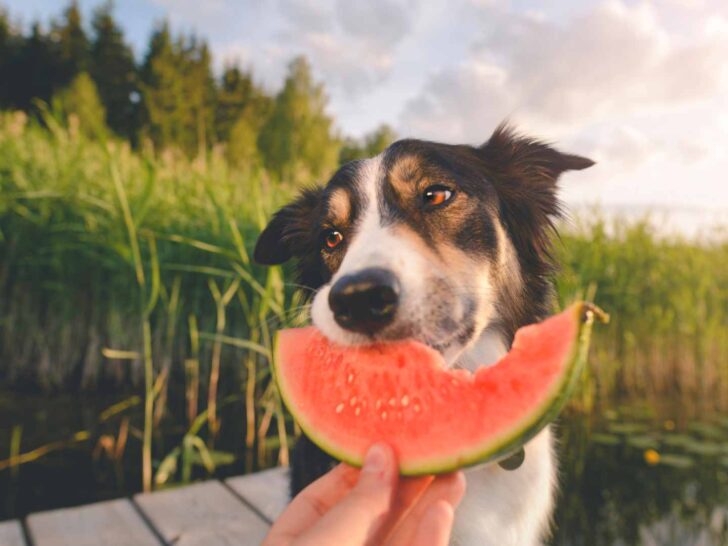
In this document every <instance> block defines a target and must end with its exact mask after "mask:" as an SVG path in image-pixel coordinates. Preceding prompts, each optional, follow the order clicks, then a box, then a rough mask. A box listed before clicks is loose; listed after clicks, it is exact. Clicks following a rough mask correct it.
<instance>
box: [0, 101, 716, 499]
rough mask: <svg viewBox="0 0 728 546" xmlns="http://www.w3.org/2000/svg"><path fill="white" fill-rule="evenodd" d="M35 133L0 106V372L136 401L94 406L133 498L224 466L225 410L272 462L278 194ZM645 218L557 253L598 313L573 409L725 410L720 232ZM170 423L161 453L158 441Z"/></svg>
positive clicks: (277, 437)
mask: <svg viewBox="0 0 728 546" xmlns="http://www.w3.org/2000/svg"><path fill="white" fill-rule="evenodd" d="M46 125H47V127H40V126H38V125H37V124H34V123H30V122H28V120H27V119H26V118H25V116H24V115H22V114H8V113H6V114H2V115H0V290H2V297H0V381H2V382H3V383H4V384H5V385H19V384H23V383H28V384H33V385H41V386H42V387H45V388H47V389H65V388H86V389H102V388H107V387H108V388H114V389H117V390H118V389H120V388H126V389H130V390H132V391H134V393H139V394H143V397H142V398H130V399H129V400H130V401H133V403H132V402H128V403H126V405H125V404H124V403H122V404H121V405H120V406H118V407H115V408H112V410H111V412H110V413H109V414H108V415H106V414H104V419H103V421H104V422H106V421H109V420H114V419H116V420H117V421H118V434H117V435H109V434H104V435H102V436H101V437H99V438H98V441H99V442H100V443H99V445H100V446H101V448H103V449H102V451H103V452H108V453H112V454H114V456H115V457H117V458H118V457H120V456H121V455H123V453H124V447H125V446H126V444H127V437H129V438H130V439H133V438H135V437H138V439H139V443H140V450H141V454H142V457H143V485H144V488H146V489H149V488H151V487H152V484H153V483H156V484H157V485H163V484H165V483H167V482H169V481H173V480H175V479H182V480H186V479H189V478H190V476H192V469H193V467H198V468H204V469H205V471H207V472H212V471H214V470H215V468H216V466H217V465H219V464H222V463H224V462H225V461H227V462H229V461H230V460H231V459H230V457H231V456H232V454H230V453H223V452H221V451H220V450H219V449H217V446H216V444H217V442H218V434H219V431H220V427H221V426H223V423H222V421H221V408H223V407H224V406H226V405H227V404H232V403H235V402H241V403H242V405H243V407H244V415H241V416H239V417H238V418H239V419H240V420H241V421H243V422H244V423H245V426H244V427H243V435H244V438H243V439H242V444H243V446H242V450H241V452H238V453H236V454H234V455H236V456H238V457H240V458H241V459H243V461H244V462H243V464H244V468H245V469H246V470H252V469H254V468H256V467H259V466H265V465H269V464H273V463H276V462H278V463H286V462H287V460H288V447H289V436H290V435H291V434H295V432H296V431H295V428H294V425H293V424H292V423H291V422H290V420H289V419H288V418H287V417H286V414H285V412H284V411H283V408H282V406H281V401H280V399H279V397H278V393H277V392H276V390H275V388H274V385H273V384H272V383H271V382H270V380H269V379H270V377H269V359H270V355H271V333H272V332H273V331H274V330H275V329H276V328H277V327H279V326H280V325H283V324H293V323H296V322H298V321H300V319H301V318H302V317H303V316H304V315H305V308H304V307H302V306H301V303H302V302H301V296H300V294H298V293H297V292H296V291H295V290H294V286H293V285H292V284H290V283H286V282H284V279H285V278H287V272H284V271H282V270H281V269H279V268H260V267H257V266H256V265H254V264H253V263H252V261H251V259H250V251H251V248H252V245H253V244H254V241H255V237H256V235H257V233H258V232H259V231H260V229H261V227H262V226H263V224H264V222H265V219H266V218H267V217H268V215H269V214H270V213H271V212H272V211H273V210H274V209H275V208H276V207H278V206H279V205H281V204H283V203H284V202H285V201H286V200H287V199H288V198H289V197H290V196H291V194H292V192H293V191H294V188H291V187H288V186H286V185H285V184H280V183H278V184H273V183H272V182H271V181H270V180H269V179H268V177H267V176H266V174H265V173H264V172H261V171H256V170H244V169H233V168H231V166H230V165H229V164H228V163H226V161H225V160H224V159H223V156H222V155H221V154H220V153H218V152H216V151H212V152H210V153H209V154H208V155H206V156H205V157H200V158H198V159H196V160H194V161H190V160H187V159H185V158H184V157H183V156H181V155H176V154H175V153H173V152H166V153H162V154H155V153H154V152H153V151H152V150H150V149H143V150H141V151H139V152H134V151H132V150H131V149H130V148H129V147H128V146H127V145H126V144H125V143H123V142H118V141H113V140H111V141H108V142H96V141H90V140H88V139H86V138H85V137H84V136H83V135H82V134H81V133H80V132H79V131H77V130H76V129H75V128H74V125H73V123H72V124H71V126H70V127H64V126H61V125H59V124H57V123H56V122H55V121H54V120H53V119H52V118H48V119H47V120H46ZM649 226H650V224H649V223H647V222H645V223H641V224H636V225H630V226H620V225H619V224H618V223H616V224H607V223H606V222H604V221H594V222H591V223H589V224H583V225H580V226H577V227H576V228H575V229H571V230H567V231H566V232H565V234H564V235H563V238H562V240H561V242H560V243H559V244H558V245H557V248H558V254H559V259H560V261H561V263H562V266H563V268H562V271H561V273H560V275H559V277H558V278H557V288H558V293H559V296H560V299H561V301H562V303H563V302H566V301H568V300H570V299H572V298H574V297H576V296H579V295H582V296H583V295H584V294H593V295H594V296H595V298H596V300H597V302H598V303H599V304H600V305H601V306H603V307H604V308H605V309H606V310H607V311H609V312H610V314H611V316H612V322H611V324H610V325H609V327H605V328H600V329H599V330H598V331H597V334H596V340H595V346H594V350H593V352H592V359H591V362H592V371H591V376H590V378H589V382H588V383H587V384H586V385H585V389H584V392H585V393H586V395H587V396H585V400H583V402H584V404H583V405H587V404H588V405H593V404H594V403H600V402H604V403H610V401H613V400H615V399H618V398H620V397H624V396H632V397H635V396H637V397H647V398H651V399H653V400H665V399H669V400H673V401H674V400H679V401H680V403H685V405H686V406H690V407H691V408H693V411H699V410H700V409H703V408H708V407H713V408H715V407H720V408H724V409H725V408H728V268H726V265H725V264H727V263H728V242H725V240H724V242H712V243H710V244H708V243H706V244H703V245H699V244H695V243H692V242H688V241H683V240H679V239H675V238H672V239H664V238H660V237H659V236H658V235H657V234H656V233H655V232H654V231H653V230H652V229H651V228H650V227H649ZM179 398H182V399H183V401H182V403H175V401H174V400H175V399H179ZM587 399H588V400H587ZM140 402H143V404H142V405H143V408H144V410H143V415H142V416H141V418H140V419H139V420H138V421H134V420H132V422H131V424H130V423H129V420H128V419H129V418H130V415H131V414H130V412H131V411H132V410H133V409H134V408H135V407H136V406H137V404H138V403H140ZM119 408H120V409H119ZM137 423H138V424H137ZM180 428H181V429H182V432H181V433H179V434H177V433H175V434H177V437H179V438H180V440H179V443H178V444H176V445H174V446H171V447H170V446H168V445H167V446H164V445H161V443H160V442H159V441H158V438H159V437H160V431H163V430H174V431H177V430H179V429H180ZM135 434H136V436H135ZM82 437H83V438H87V437H89V436H88V435H87V436H83V435H82ZM91 437H93V435H91ZM122 439H123V442H122ZM77 440H78V438H77V437H74V441H77ZM16 443H17V442H16ZM117 444H118V445H117ZM53 446H54V448H55V447H57V446H56V444H53ZM120 446H121V447H120ZM23 447H24V448H26V449H24V450H23V451H24V452H25V453H20V452H19V451H18V448H17V446H16V447H15V451H14V453H15V452H17V453H16V454H15V457H14V458H12V457H11V460H10V462H8V461H5V462H6V463H8V464H6V465H5V466H10V467H12V466H13V464H12V463H13V461H14V462H15V463H18V464H19V463H20V462H23V461H25V460H26V459H27V457H26V459H23V456H24V455H26V456H27V455H28V452H27V449H29V448H31V447H34V446H23ZM32 453H35V452H31V454H32Z"/></svg>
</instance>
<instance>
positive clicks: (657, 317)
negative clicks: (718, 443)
mask: <svg viewBox="0 0 728 546" xmlns="http://www.w3.org/2000/svg"><path fill="white" fill-rule="evenodd" d="M557 248H558V249H559V256H558V258H559V262H560V263H561V266H562V269H561V273H560V274H559V276H558V277H557V279H556V285H557V289H558V292H559V296H560V299H561V301H562V302H565V301H568V300H569V299H572V298H573V297H575V296H576V295H579V294H584V293H585V291H590V292H591V293H593V294H594V298H595V299H596V301H597V302H598V303H599V305H601V306H602V307H604V308H605V309H606V310H608V311H609V313H610V315H611V317H612V320H611V322H610V324H609V326H608V327H604V328H597V329H596V332H595V341H594V346H593V349H592V352H591V356H590V362H591V377H592V382H591V385H590V387H591V388H592V389H593V390H594V394H595V395H596V396H597V398H598V399H600V400H603V401H605V402H607V403H610V402H614V400H615V398H620V397H626V396H629V397H632V398H641V399H646V400H648V401H651V402H653V403H655V404H659V403H665V402H667V403H670V402H673V403H674V402H678V401H679V402H680V403H681V404H683V406H684V408H685V410H686V411H692V412H698V411H701V410H706V409H726V408H728V238H726V237H722V238H720V237H718V238H715V239H714V240H713V239H711V241H703V242H702V243H701V244H696V242H694V241H688V240H685V239H681V238H679V237H675V236H671V237H669V238H666V237H663V236H661V235H660V234H659V233H658V232H657V231H656V229H655V227H654V225H653V224H652V223H651V222H650V221H649V219H644V220H643V221H640V222H637V223H631V224H621V223H620V221H619V220H618V219H617V220H614V221H612V222H607V221H605V220H604V219H600V218H599V216H598V215H596V217H595V218H593V219H592V220H590V221H588V222H587V221H582V222H580V223H578V224H577V226H576V227H574V228H572V229H571V230H568V231H566V232H565V233H564V235H563V237H562V241H561V243H560V244H559V245H557Z"/></svg>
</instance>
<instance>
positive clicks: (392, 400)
mask: <svg viewBox="0 0 728 546" xmlns="http://www.w3.org/2000/svg"><path fill="white" fill-rule="evenodd" d="M389 405H390V406H392V407H395V406H396V405H397V400H396V399H395V398H394V397H392V398H390V399H389Z"/></svg>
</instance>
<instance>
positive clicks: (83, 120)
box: [52, 72, 108, 139]
mask: <svg viewBox="0 0 728 546" xmlns="http://www.w3.org/2000/svg"><path fill="white" fill-rule="evenodd" d="M52 105H53V110H54V111H56V112H58V113H60V114H61V115H63V117H65V118H66V119H67V120H69V122H70V120H71V119H72V118H73V117H75V119H76V120H78V125H79V128H80V130H81V132H82V133H83V134H84V135H86V136H88V137H91V138H98V139H103V138H105V137H106V136H107V135H108V128H107V127H106V111H105V110H104V105H103V104H101V99H100V98H99V94H98V92H97V90H96V85H95V84H94V81H93V80H92V79H91V76H89V75H88V74H87V73H86V72H81V73H80V74H79V75H78V76H76V77H75V78H74V79H73V81H72V82H71V84H70V85H69V86H68V87H67V88H66V89H63V90H62V91H59V92H58V93H56V95H55V96H54V97H53V102H52Z"/></svg>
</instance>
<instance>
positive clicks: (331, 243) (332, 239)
mask: <svg viewBox="0 0 728 546" xmlns="http://www.w3.org/2000/svg"><path fill="white" fill-rule="evenodd" d="M343 240H344V236H343V235H342V234H341V232H340V231H337V230H335V229H329V230H326V231H325V232H324V245H326V248H328V249H329V250H333V249H334V248H336V247H337V246H339V243H341V241H343Z"/></svg>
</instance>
